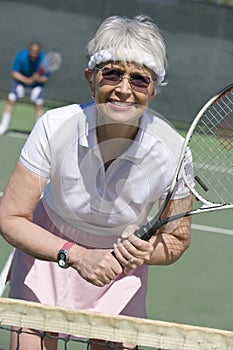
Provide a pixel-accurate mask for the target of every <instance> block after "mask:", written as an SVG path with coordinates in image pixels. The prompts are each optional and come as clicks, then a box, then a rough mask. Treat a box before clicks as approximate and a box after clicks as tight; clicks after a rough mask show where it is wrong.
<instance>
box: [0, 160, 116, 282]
mask: <svg viewBox="0 0 233 350" xmlns="http://www.w3.org/2000/svg"><path fill="white" fill-rule="evenodd" d="M46 183H47V179H46V178H43V177H40V176H38V175H37V174H35V173H33V172H32V171H30V170H28V169H27V168H26V167H25V166H24V165H23V164H22V163H21V162H20V161H19V162H18V163H17V165H16V167H15V170H14V172H13V174H12V176H11V178H10V180H9V183H8V185H7V187H6V190H5V192H4V195H3V197H2V200H1V203H0V230H1V232H2V235H3V237H4V238H5V239H6V241H8V242H9V243H10V244H11V245H13V246H14V247H17V248H19V249H21V250H23V251H24V252H25V253H27V254H29V255H32V256H33V257H35V258H37V259H41V260H46V261H54V262H56V261H57V254H58V251H59V250H60V249H61V247H62V246H63V245H64V243H65V242H66V241H65V240H64V239H62V238H60V237H57V236H55V235H54V234H52V233H50V232H49V231H47V230H46V229H44V228H42V227H40V226H39V225H36V224H34V223H33V222H32V218H33V212H34V210H35V208H36V206H37V203H38V201H39V199H40V197H41V194H42V192H43V190H44V187H45V185H46ZM69 262H70V265H71V266H72V267H73V268H74V269H76V270H77V271H78V272H79V273H80V275H81V276H82V277H83V278H84V279H86V280H87V281H88V282H90V283H92V284H94V285H97V286H103V285H105V284H108V283H110V282H111V281H112V280H114V279H115V278H116V277H117V276H118V275H119V274H121V273H122V267H121V266H120V264H119V263H118V262H117V261H116V259H115V258H114V257H113V256H112V254H111V250H110V249H109V250H106V249H105V250H104V249H92V250H91V249H86V248H84V247H82V246H79V245H74V246H73V247H72V248H71V249H70V259H69Z"/></svg>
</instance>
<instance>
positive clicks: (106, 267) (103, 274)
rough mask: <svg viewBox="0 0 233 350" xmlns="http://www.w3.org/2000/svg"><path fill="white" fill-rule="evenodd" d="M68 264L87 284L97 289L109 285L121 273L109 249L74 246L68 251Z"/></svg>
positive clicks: (120, 268) (119, 266)
mask: <svg viewBox="0 0 233 350" xmlns="http://www.w3.org/2000/svg"><path fill="white" fill-rule="evenodd" d="M69 263H70V265H71V266H72V267H73V268H74V269H75V270H77V271H78V273H79V274H80V276H82V277H83V278H84V279H85V280H86V281H87V282H90V283H92V284H94V285H95V286H98V287H103V286H105V285H106V284H109V283H111V282H112V281H113V280H115V279H116V278H117V277H118V276H119V275H121V274H122V272H123V269H122V266H121V265H120V263H119V262H118V261H117V260H116V259H115V258H114V256H113V255H112V254H111V250H110V249H86V248H83V247H81V246H78V245H74V246H73V247H72V248H71V249H70V251H69Z"/></svg>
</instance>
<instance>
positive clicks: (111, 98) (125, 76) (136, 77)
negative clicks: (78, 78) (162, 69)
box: [85, 62, 156, 123]
mask: <svg viewBox="0 0 233 350" xmlns="http://www.w3.org/2000/svg"><path fill="white" fill-rule="evenodd" d="M85 77H86V79H87V81H88V83H89V86H90V88H91V90H92V91H93V94H94V96H95V100H96V104H97V107H98V111H99V113H101V115H102V116H104V118H107V119H108V120H109V121H112V122H118V123H127V122H129V121H133V120H135V119H138V118H139V117H140V116H141V115H142V114H143V112H144V110H145V109H146V108H147V107H148V105H149V104H150V103H151V101H152V100H153V99H154V98H155V96H156V85H155V83H154V79H155V74H154V73H153V72H152V71H151V70H150V69H149V68H146V67H144V66H140V65H138V64H134V63H126V64H123V63H120V62H119V63H115V62H114V63H111V62H109V63H105V64H104V63H103V64H101V65H99V66H98V67H97V68H96V69H95V70H94V71H93V70H89V69H86V70H85Z"/></svg>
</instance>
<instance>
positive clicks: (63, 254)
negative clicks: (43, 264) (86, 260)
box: [57, 250, 69, 269]
mask: <svg viewBox="0 0 233 350" xmlns="http://www.w3.org/2000/svg"><path fill="white" fill-rule="evenodd" d="M57 262H58V265H59V266H60V267H62V268H63V269H66V268H67V267H68V266H69V265H68V252H67V251H65V250H60V251H59V253H58V256H57Z"/></svg>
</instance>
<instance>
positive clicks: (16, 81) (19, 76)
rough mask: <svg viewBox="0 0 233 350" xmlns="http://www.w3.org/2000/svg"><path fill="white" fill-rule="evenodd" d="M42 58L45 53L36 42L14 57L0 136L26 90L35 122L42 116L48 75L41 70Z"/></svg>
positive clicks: (5, 129) (6, 127)
mask: <svg viewBox="0 0 233 350" xmlns="http://www.w3.org/2000/svg"><path fill="white" fill-rule="evenodd" d="M44 58H45V53H44V52H43V51H42V47H41V44H40V43H39V42H37V41H33V42H31V43H30V44H29V47H28V48H27V49H24V50H22V51H20V52H19V53H18V54H17V55H16V57H15V61H14V63H13V66H12V72H11V75H12V78H13V86H12V90H11V91H10V93H9V95H8V101H7V104H6V107H5V109H4V112H3V114H2V120H1V124H0V135H3V134H4V133H5V132H6V131H7V129H8V126H9V124H10V120H11V116H12V113H13V110H14V107H15V104H16V103H17V101H18V99H20V98H22V97H23V96H24V95H25V93H26V91H27V90H29V91H30V99H31V101H32V103H33V104H34V106H35V115H36V120H37V119H38V118H39V117H40V116H41V115H42V114H43V102H44V86H45V84H46V83H47V81H48V78H49V73H48V72H46V71H44V70H43V69H42V68H41V67H42V62H43V60H44Z"/></svg>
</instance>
